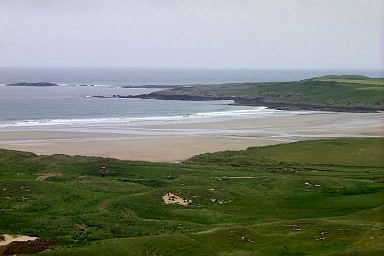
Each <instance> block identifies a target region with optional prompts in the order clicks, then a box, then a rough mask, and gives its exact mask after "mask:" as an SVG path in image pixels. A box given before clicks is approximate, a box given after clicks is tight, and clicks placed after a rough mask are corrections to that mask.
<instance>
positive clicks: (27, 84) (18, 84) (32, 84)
mask: <svg viewBox="0 0 384 256" xmlns="http://www.w3.org/2000/svg"><path fill="white" fill-rule="evenodd" d="M5 86H38V87H49V86H59V85H58V84H54V83H48V82H38V83H27V82H21V83H13V84H6V85H5Z"/></svg>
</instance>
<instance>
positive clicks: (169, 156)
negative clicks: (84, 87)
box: [0, 112, 384, 162]
mask: <svg viewBox="0 0 384 256" xmlns="http://www.w3.org/2000/svg"><path fill="white" fill-rule="evenodd" d="M383 120H384V113H325V112H324V113H303V114H300V113H299V114H296V115H292V116H279V117H276V116H275V117H262V118H253V119H232V120H220V119H219V120H218V119H214V120H196V121H193V122H191V121H189V122H183V123H177V122H172V123H161V124H146V125H143V124H98V125H82V126H79V125H77V126H69V125H67V126H64V125H62V126H40V127H39V126H37V127H11V128H9V127H8V128H0V148H4V149H13V150H22V151H31V152H34V153H37V154H44V155H49V154H68V155H84V156H101V157H111V158H118V159H123V160H142V161H151V162H177V161H183V160H185V159H188V158H190V157H192V156H194V155H197V154H201V153H206V152H215V151H223V150H240V149H246V148H248V147H250V146H265V145H273V144H279V143H288V142H294V141H300V140H309V139H320V138H337V137H377V136H380V137H383V136H384V129H383Z"/></svg>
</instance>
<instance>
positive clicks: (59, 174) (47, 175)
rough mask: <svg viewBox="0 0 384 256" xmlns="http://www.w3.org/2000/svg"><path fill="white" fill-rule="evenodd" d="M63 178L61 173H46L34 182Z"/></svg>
mask: <svg viewBox="0 0 384 256" xmlns="http://www.w3.org/2000/svg"><path fill="white" fill-rule="evenodd" d="M56 176H63V174H61V173H46V174H43V175H41V176H39V177H37V178H36V181H43V180H45V179H47V178H49V177H56Z"/></svg>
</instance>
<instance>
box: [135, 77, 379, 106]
mask: <svg viewBox="0 0 384 256" xmlns="http://www.w3.org/2000/svg"><path fill="white" fill-rule="evenodd" d="M135 97H139V98H153V99H166V100H197V101H198V100H219V99H225V100H234V101H235V104H238V105H252V106H267V107H270V108H275V109H283V110H325V111H346V112H375V111H383V110H384V79H383V78H368V77H365V76H324V77H317V78H312V79H307V80H302V81H294V82H267V83H239V84H220V85H204V86H202V85H197V86H187V87H177V88H174V89H167V90H164V91H159V92H153V93H150V94H148V95H139V96H135Z"/></svg>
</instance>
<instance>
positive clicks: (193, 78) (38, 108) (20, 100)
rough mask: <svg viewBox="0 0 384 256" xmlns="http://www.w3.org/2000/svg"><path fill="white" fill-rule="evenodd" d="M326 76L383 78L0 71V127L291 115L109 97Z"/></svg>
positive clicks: (302, 72) (306, 72) (269, 72)
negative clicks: (45, 84) (177, 87)
mask: <svg viewBox="0 0 384 256" xmlns="http://www.w3.org/2000/svg"><path fill="white" fill-rule="evenodd" d="M330 74H332V75H344V74H353V75H366V76H369V77H383V71H380V70H314V69H292V70H288V69H284V70H283V69H280V70H277V69H171V68H164V69H159V68H12V67H0V128H13V127H42V126H55V125H56V126H73V125H89V126H92V125H98V124H101V123H104V124H105V123H108V124H140V123H164V122H185V121H187V122H188V121H196V120H197V121H198V120H215V119H234V118H258V117H263V116H270V115H292V114H297V112H290V111H281V110H274V109H269V108H266V107H263V106H260V107H251V106H234V105H233V104H232V103H233V102H232V101H199V102H196V101H176V100H175V101H174V100H171V101H169V100H151V99H136V98H113V97H112V96H113V95H123V96H125V95H138V94H147V93H151V92H153V91H157V90H161V88H156V86H159V87H160V86H161V85H184V86H188V85H201V86H203V85H204V84H221V83H241V82H267V81H270V82H278V81H296V80H302V79H307V78H312V77H316V76H323V75H330ZM17 82H51V83H55V84H58V85H59V86H56V87H25V86H5V85H6V84H9V83H17ZM148 85H151V88H148ZM142 86H144V87H142ZM93 96H101V97H93Z"/></svg>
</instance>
